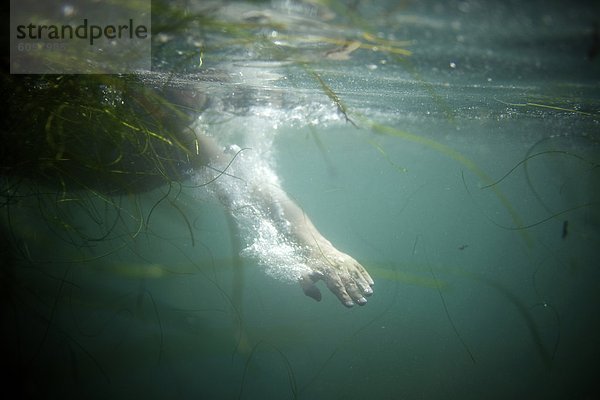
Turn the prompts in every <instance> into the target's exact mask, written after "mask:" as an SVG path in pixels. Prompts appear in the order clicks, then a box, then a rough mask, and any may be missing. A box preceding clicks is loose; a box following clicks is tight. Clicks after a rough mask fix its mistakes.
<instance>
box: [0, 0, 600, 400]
mask: <svg viewBox="0 0 600 400" xmlns="http://www.w3.org/2000/svg"><path fill="white" fill-rule="evenodd" d="M190 4H191V5H190V6H189V7H190V8H193V6H194V4H193V3H190ZM286 4H287V6H289V4H288V3H285V4H283V3H277V2H276V3H273V4H258V5H252V4H246V5H243V6H239V5H235V4H234V5H233V6H231V8H230V9H227V10H226V11H223V13H224V15H225V16H226V18H231V19H232V20H235V17H236V15H238V14H241V13H243V12H247V11H248V10H253V9H259V10H270V11H269V12H272V13H276V17H273V18H274V19H275V20H277V18H279V19H280V20H282V21H284V22H285V23H287V24H290V25H291V26H292V28H290V31H291V32H294V34H295V35H296V37H305V36H309V35H321V36H323V37H334V38H336V39H342V40H343V39H346V38H356V37H358V38H361V37H362V38H363V39H361V40H363V42H364V43H368V40H367V39H364V36H361V35H362V33H361V32H368V33H370V34H374V35H376V36H378V37H380V38H381V39H384V40H387V41H390V42H398V41H404V40H408V41H410V42H411V43H408V44H406V45H403V46H400V47H402V48H406V49H410V50H411V51H412V55H410V56H398V55H397V54H394V53H392V52H390V51H384V50H381V49H373V48H370V49H367V48H361V49H359V50H357V51H355V52H352V53H351V54H350V55H349V59H348V60H339V61H338V60H329V59H326V57H323V53H322V50H321V48H320V47H318V46H316V45H314V44H312V45H311V44H310V43H301V44H299V43H296V42H294V43H293V45H290V46H289V47H285V46H283V45H282V49H283V50H276V51H274V50H272V49H271V50H269V49H267V50H265V48H264V44H260V43H258V42H257V43H253V42H252V41H250V43H244V45H243V46H241V47H231V48H228V47H227V46H224V47H223V48H221V49H219V50H213V52H212V53H211V52H210V51H208V50H207V51H206V52H205V53H203V65H202V67H201V69H200V70H198V71H196V70H195V69H194V68H198V67H197V62H196V61H194V63H190V64H187V65H185V66H184V70H185V71H184V73H182V74H181V75H178V76H177V77H178V80H177V87H180V86H181V85H183V86H186V87H187V88H188V89H189V88H190V87H191V88H194V90H198V91H199V92H200V93H202V94H203V95H205V96H207V98H208V99H209V100H208V103H207V106H206V109H205V111H204V112H203V113H202V115H201V117H200V120H199V121H198V122H197V124H196V129H200V130H202V131H203V132H206V134H208V135H210V136H213V137H215V138H217V139H218V140H219V141H220V142H222V143H231V144H239V145H240V146H242V147H248V148H249V150H248V152H249V153H248V154H253V153H251V152H252V151H254V154H257V153H259V154H261V155H262V158H263V159H264V160H266V162H267V163H268V164H269V165H270V166H271V167H272V168H273V170H275V171H276V172H277V174H278V176H279V179H280V181H281V185H282V186H283V188H284V189H285V190H286V191H287V192H288V193H289V194H290V196H291V197H292V198H293V199H294V200H295V201H296V202H297V203H298V204H300V205H301V207H302V208H303V209H304V211H305V212H306V213H307V214H308V215H310V217H311V219H312V220H313V222H314V223H315V225H316V226H317V228H318V229H319V230H320V231H321V232H322V233H323V234H324V236H326V237H327V238H328V239H330V240H331V241H332V242H333V243H334V244H335V245H336V246H337V247H338V248H339V249H341V250H342V251H345V252H347V253H349V254H351V255H352V256H353V257H354V258H356V259H357V260H359V261H360V262H361V263H362V264H363V265H364V266H365V268H366V269H367V270H368V271H369V272H370V273H371V275H372V277H373V279H374V280H375V285H374V292H375V293H374V295H373V296H372V297H370V298H369V299H368V303H367V305H365V306H364V307H358V306H355V307H354V308H352V309H346V308H344V307H343V306H342V305H340V304H339V301H338V300H337V299H336V298H335V297H334V296H333V295H332V294H331V293H329V292H328V291H327V289H326V288H325V287H324V285H323V283H322V282H320V284H319V285H320V287H321V288H322V289H323V300H322V301H321V302H318V303H317V302H315V301H313V300H312V299H310V298H308V297H306V296H304V294H303V293H302V290H301V289H300V287H299V286H298V285H296V284H295V283H293V282H288V281H286V279H284V278H285V277H283V278H282V277H279V278H280V279H275V278H273V277H272V276H271V275H272V274H268V273H266V271H267V270H268V267H269V266H268V265H266V266H265V265H264V264H265V262H266V261H265V260H266V258H268V256H269V253H274V252H275V251H276V250H277V249H276V243H274V244H273V247H272V248H271V249H269V248H268V247H267V248H266V249H263V250H265V251H264V252H263V253H261V254H258V256H257V257H254V258H243V257H242V258H240V257H239V253H240V251H241V250H243V248H244V247H245V246H247V244H248V241H251V240H250V239H249V238H248V237H247V235H250V236H251V235H252V233H250V234H246V236H244V235H241V236H240V233H239V232H238V231H237V230H236V229H234V228H233V226H232V224H231V219H229V217H228V212H227V210H226V208H225V207H223V206H222V205H221V204H220V202H219V200H218V199H217V198H216V196H215V195H214V194H213V193H211V190H210V185H208V186H209V187H197V186H196V185H197V184H198V183H202V182H201V181H199V179H200V180H201V179H202V176H201V175H200V176H197V175H196V174H195V172H194V173H192V174H191V177H190V178H189V179H187V180H185V181H183V182H182V184H181V185H179V184H176V183H174V184H172V185H171V186H168V187H167V186H162V187H159V188H156V189H154V190H153V191H151V192H148V193H144V194H138V195H122V196H104V195H100V194H97V195H96V194H94V195H89V196H85V197H79V198H77V200H73V201H68V200H65V198H64V197H61V196H58V195H57V194H56V193H54V192H52V191H47V190H44V191H40V192H37V195H36V196H26V197H23V198H22V199H20V200H19V201H18V202H15V201H14V199H15V198H16V196H15V197H10V196H9V197H10V199H11V201H6V202H5V203H4V204H3V217H2V223H3V230H4V232H6V233H5V235H6V237H7V238H8V240H6V241H5V242H6V243H8V244H7V245H6V246H5V248H3V253H2V254H3V255H4V259H6V260H10V261H11V262H12V264H11V265H13V264H14V265H16V266H18V268H14V269H6V272H3V280H4V282H7V284H6V289H3V292H4V294H5V295H4V296H3V303H4V304H3V317H2V322H3V324H4V325H3V326H4V327H3V331H4V333H5V335H6V340H5V341H4V342H5V343H4V344H3V351H4V352H5V354H6V355H5V356H3V358H4V359H5V360H8V361H6V364H7V366H8V367H9V368H10V370H11V371H12V372H11V373H10V374H8V375H7V376H6V377H5V379H7V382H12V385H13V386H15V387H16V388H17V390H20V391H21V392H22V393H24V394H25V395H26V396H31V397H49V398H59V397H60V398H64V397H69V398H71V397H73V398H75V397H76V398H130V397H132V396H137V397H143V398H206V399H236V398H241V399H254V398H273V399H285V398H300V399H358V398H371V399H448V398H457V399H483V398H485V399H496V398H497V399H505V398H519V399H532V398H544V399H549V398H556V399H585V398H595V397H596V396H598V395H599V394H598V391H597V386H596V384H595V378H596V375H597V374H596V371H597V366H596V364H597V359H598V356H600V343H599V341H598V328H599V327H600V319H599V318H600V317H599V316H600V314H599V313H598V310H599V304H600V290H599V289H600V287H599V284H598V282H600V280H599V277H600V276H599V275H600V271H599V269H598V251H597V247H596V246H597V245H598V244H599V243H600V231H599V225H600V214H599V211H600V207H599V204H600V192H599V189H598V188H600V169H599V168H598V165H599V164H598V163H599V162H600V153H599V143H598V140H599V133H600V130H599V129H600V128H599V123H600V114H599V113H600V81H599V77H600V75H599V72H600V64H599V63H600V58H598V57H600V56H595V57H594V56H593V54H591V53H590V51H591V49H593V48H594V43H595V42H594V41H596V43H597V40H598V31H597V28H594V23H596V24H597V23H598V18H597V16H598V15H600V10H599V9H598V6H592V5H591V4H588V3H586V2H573V3H567V4H562V3H559V2H528V3H527V5H521V4H520V3H519V2H514V3H507V4H503V5H498V4H496V3H495V2H484V1H479V2H478V1H466V2H440V3H437V2H433V1H426V2H418V3H411V2H408V3H406V4H404V3H402V4H401V5H400V6H396V5H391V4H388V5H386V4H384V3H381V4H376V5H367V4H361V3H355V5H356V9H355V10H354V9H353V8H345V7H342V6H341V5H339V4H337V3H336V4H333V5H332V6H331V8H330V9H329V10H330V11H331V12H334V13H335V14H336V15H337V17H336V19H333V20H332V21H329V22H322V23H319V24H316V25H315V26H310V25H305V24H306V20H302V21H301V22H299V23H296V22H294V21H295V20H291V21H292V22H290V20H288V19H287V18H290V19H291V18H292V17H294V16H302V17H306V15H307V13H308V14H309V15H310V12H309V11H310V10H312V8H310V7H309V6H308V5H304V6H303V7H304V8H303V7H298V8H293V7H292V8H285V7H286ZM235 7H240V8H239V9H238V8H235ZM282 10H283V11H282ZM307 10H308V11H307ZM344 10H345V11H344ZM353 10H354V11H353ZM263 12H266V11H263ZM224 18H225V17H224ZM309 19H310V18H309ZM595 29H596V30H595ZM179 35H181V36H180V37H176V38H175V39H174V41H173V42H171V44H170V45H169V46H171V47H169V46H167V50H165V54H167V55H165V56H164V57H166V58H165V60H163V61H164V64H163V65H162V66H161V68H159V69H160V70H161V71H162V72H161V73H162V74H164V73H165V70H168V68H169V67H170V66H171V65H175V64H177V61H178V59H177V57H176V56H175V55H173V54H172V53H170V51H172V50H173V47H177V46H179V45H181V46H182V47H185V45H184V43H187V42H186V41H185V37H186V35H188V36H189V37H191V38H194V37H196V36H195V35H198V34H197V33H194V32H186V31H184V32H182V33H179ZM214 40H217V41H218V40H224V39H223V38H220V37H217V38H216V39H214ZM261 43H262V42H261ZM334 47H335V46H334ZM306 49H308V50H306ZM305 51H306V53H307V54H304V53H303V52H305ZM286 52H289V53H290V54H294V58H293V60H294V61H295V62H290V61H289V60H282V58H285V57H284V56H282V55H281V54H284V55H285V54H287V53H286ZM299 53H301V57H300V56H299V55H298V54H299ZM160 54H163V53H160ZM590 55H591V56H592V57H591V59H590ZM170 57H173V58H174V59H170ZM300 58H301V59H302V60H305V61H306V62H304V61H303V62H297V60H298V59H300ZM194 60H195V59H194ZM232 60H233V61H232ZM155 61H156V60H155ZM178 65H179V64H178ZM314 73H317V74H318V75H319V76H320V77H321V79H322V83H321V82H319V80H317V79H315V76H314ZM158 76H159V78H156V77H153V78H149V79H148V81H149V83H148V85H149V86H151V85H153V84H155V83H156V80H157V79H158V80H160V79H163V78H160V77H162V75H160V74H158ZM216 76H218V79H217V78H215V77H216ZM207 77H210V78H211V79H208V78H207ZM213 78H214V79H213ZM324 85H325V86H324ZM329 91H331V92H329ZM332 93H334V94H332ZM342 111H344V112H346V116H347V117H348V118H349V119H350V120H351V122H349V121H346V118H345V116H344V114H343V112H342ZM240 168H245V167H240ZM489 185H491V186H489ZM485 186H489V187H487V188H485ZM11 190H12V187H11V186H6V185H5V186H3V191H4V192H5V193H9V194H10V193H11V192H10V191H11ZM7 198H8V197H7ZM247 231H252V229H251V227H250V228H248V227H245V228H244V227H242V229H241V232H247ZM269 250H271V251H269ZM261 257H262V258H261ZM7 276H9V278H6V277H7Z"/></svg>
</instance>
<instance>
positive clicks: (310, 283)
mask: <svg viewBox="0 0 600 400" xmlns="http://www.w3.org/2000/svg"><path fill="white" fill-rule="evenodd" d="M300 286H301V287H302V290H303V291H304V294H305V295H307V296H308V297H310V298H312V299H315V300H316V301H321V291H320V290H319V288H318V287H317V285H315V280H313V279H312V278H311V277H310V276H309V275H304V276H302V277H301V278H300Z"/></svg>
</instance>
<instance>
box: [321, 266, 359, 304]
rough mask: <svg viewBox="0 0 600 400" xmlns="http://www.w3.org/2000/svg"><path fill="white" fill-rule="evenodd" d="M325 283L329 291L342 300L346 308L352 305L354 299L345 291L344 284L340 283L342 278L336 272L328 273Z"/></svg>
mask: <svg viewBox="0 0 600 400" xmlns="http://www.w3.org/2000/svg"><path fill="white" fill-rule="evenodd" d="M325 283H326V284H327V287H328V288H329V290H331V292H332V293H333V294H335V295H336V296H337V298H338V299H339V300H340V301H341V302H342V304H343V305H345V306H346V307H348V308H350V307H352V306H354V301H352V298H351V297H350V295H349V294H348V292H347V291H346V288H345V287H344V284H343V283H342V280H341V279H340V277H339V276H338V274H332V275H330V276H329V277H328V278H327V279H326V280H325Z"/></svg>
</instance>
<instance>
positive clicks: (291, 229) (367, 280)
mask: <svg viewBox="0 0 600 400" xmlns="http://www.w3.org/2000/svg"><path fill="white" fill-rule="evenodd" d="M197 138H198V149H199V155H200V157H201V158H202V159H203V160H204V162H205V163H206V164H207V165H211V166H214V167H216V168H221V169H222V168H224V167H225V166H226V165H227V164H228V163H229V161H231V155H229V154H225V153H224V152H223V150H222V149H221V148H220V147H219V146H218V145H217V144H216V143H215V142H214V140H213V139H211V138H210V137H207V136H204V135H198V136H197ZM249 190H252V191H253V196H252V199H253V201H254V200H255V201H256V202H261V203H262V204H261V207H262V208H263V209H268V210H270V213H269V218H271V219H272V220H273V221H275V222H276V225H277V226H279V227H281V228H280V229H283V230H285V231H286V234H287V236H289V239H290V240H291V241H293V242H294V243H295V244H296V245H297V246H299V247H301V248H302V254H303V255H304V256H305V258H306V260H305V264H306V265H307V266H308V267H309V272H306V273H303V274H302V276H301V277H299V281H300V282H299V283H300V285H301V286H302V289H303V290H304V293H305V294H306V295H307V296H309V297H311V298H313V299H315V300H317V301H319V300H321V293H320V291H319V289H318V288H317V287H316V285H315V283H316V282H318V281H319V280H321V279H322V280H323V281H325V283H326V284H327V287H328V288H329V290H330V291H331V292H333V294H335V295H336V296H337V297H338V299H339V300H340V301H341V302H342V304H344V305H345V306H347V307H352V306H353V305H354V304H355V303H356V304H359V305H364V304H365V303H366V302H367V300H366V298H365V296H370V295H371V294H372V293H373V290H372V288H371V286H372V285H373V279H371V276H370V275H369V274H368V272H367V271H366V270H365V269H364V268H363V266H362V265H360V263H358V262H357V261H356V260H355V259H354V258H352V257H351V256H349V255H348V254H346V253H343V252H341V251H340V250H338V249H336V248H335V247H334V246H333V245H332V244H331V242H330V241H329V240H327V239H326V238H325V237H324V236H323V235H322V234H321V233H320V232H319V231H318V230H317V228H316V227H315V226H314V224H313V223H312V221H311V220H310V219H309V218H308V216H307V215H306V214H305V213H304V211H303V210H302V209H301V208H300V207H299V206H298V205H297V204H296V203H295V202H294V201H293V200H292V199H291V198H290V197H289V196H288V195H287V194H286V193H285V192H284V191H283V190H282V189H281V188H280V187H278V186H277V185H272V184H265V183H258V184H257V185H254V186H251V187H249ZM219 194H220V196H223V197H227V196H228V195H229V194H228V193H223V192H222V193H219Z"/></svg>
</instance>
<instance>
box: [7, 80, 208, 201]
mask: <svg viewBox="0 0 600 400" xmlns="http://www.w3.org/2000/svg"><path fill="white" fill-rule="evenodd" d="M3 86H4V87H3V93H7V94H8V93H10V94H11V95H10V96H4V101H5V104H4V105H3V106H4V107H3V109H4V110H7V113H6V115H7V118H5V119H4V120H3V128H2V134H3V141H4V142H5V143H11V144H12V145H10V146H3V148H2V152H3V153H2V166H1V168H2V171H3V174H4V175H5V176H12V177H20V178H28V179H31V180H34V181H37V182H39V183H43V184H49V185H52V186H54V187H60V188H61V189H62V190H65V191H72V190H79V189H82V190H85V189H89V190H98V191H102V192H127V191H132V192H135V191H143V190H147V189H150V188H152V187H156V186H158V185H162V184H165V183H166V182H168V181H173V180H178V179H182V178H183V176H184V171H185V170H187V169H189V168H190V167H191V165H192V163H193V160H192V159H193V156H192V154H193V153H192V149H193V147H192V145H193V140H194V136H193V134H192V132H191V131H190V129H189V125H190V123H191V121H192V118H193V115H194V114H195V113H197V112H198V111H199V110H200V109H201V107H202V94H198V95H197V96H196V99H194V100H197V101H196V102H195V103H194V104H177V103H174V102H172V101H171V100H170V99H169V97H168V96H169V93H168V92H167V93H165V91H164V90H162V89H161V88H153V87H149V86H148V85H144V84H143V82H142V81H141V80H140V78H138V77H136V76H133V75H132V76H122V77H120V76H111V75H102V76H101V75H89V76H88V75H47V76H18V75H11V76H5V77H4V81H3ZM178 100H181V99H178Z"/></svg>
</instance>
